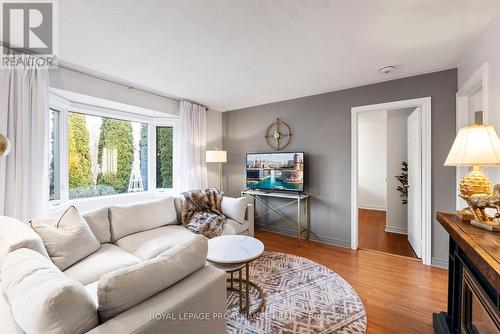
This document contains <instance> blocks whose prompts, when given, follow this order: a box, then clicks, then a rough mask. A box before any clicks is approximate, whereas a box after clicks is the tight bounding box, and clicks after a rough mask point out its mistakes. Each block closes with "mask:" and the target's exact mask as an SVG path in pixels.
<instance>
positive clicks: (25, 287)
mask: <svg viewBox="0 0 500 334" xmlns="http://www.w3.org/2000/svg"><path fill="white" fill-rule="evenodd" d="M1 284H2V289H3V291H4V293H5V296H6V298H7V301H8V303H9V304H10V306H11V311H12V315H13V317H14V319H15V320H16V322H17V324H18V325H19V327H21V328H22V329H23V330H24V331H25V332H26V333H49V334H59V333H65V334H73V333H74V334H78V333H85V332H87V331H89V330H91V329H92V328H94V327H96V326H97V325H98V322H99V321H98V316H97V310H96V305H95V303H94V302H93V300H92V298H91V297H90V295H89V294H88V293H87V291H86V290H85V287H84V286H83V285H81V284H80V283H78V282H76V281H74V280H72V279H70V278H68V277H66V276H65V275H64V274H63V273H62V272H61V271H60V270H59V269H58V268H57V267H56V266H55V265H54V264H53V263H52V262H51V261H50V260H49V259H47V258H46V257H44V256H42V255H41V254H39V253H37V252H35V251H33V250H30V249H27V248H21V249H18V250H15V251H13V252H11V253H9V254H8V255H7V256H6V257H5V261H4V263H3V266H2V280H1Z"/></svg>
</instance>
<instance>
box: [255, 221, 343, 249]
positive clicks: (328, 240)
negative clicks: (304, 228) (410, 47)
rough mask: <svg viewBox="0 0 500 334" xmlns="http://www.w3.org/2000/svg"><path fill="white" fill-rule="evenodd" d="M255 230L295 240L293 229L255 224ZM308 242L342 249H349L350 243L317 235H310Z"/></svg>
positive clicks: (295, 235) (295, 234) (295, 233)
mask: <svg viewBox="0 0 500 334" xmlns="http://www.w3.org/2000/svg"><path fill="white" fill-rule="evenodd" d="M255 229H259V230H263V231H268V232H273V233H278V234H281V235H286V236H287V237H295V238H297V232H296V231H295V230H293V229H288V228H282V227H278V226H271V225H267V224H266V225H263V224H255ZM309 240H310V241H315V242H319V243H322V244H328V245H332V246H337V247H342V248H351V241H348V240H339V239H334V238H330V237H326V236H321V235H317V234H314V233H311V235H310V237H309Z"/></svg>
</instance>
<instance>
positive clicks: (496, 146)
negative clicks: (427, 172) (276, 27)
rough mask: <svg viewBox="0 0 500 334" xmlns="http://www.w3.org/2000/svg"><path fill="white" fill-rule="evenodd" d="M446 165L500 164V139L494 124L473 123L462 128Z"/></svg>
mask: <svg viewBox="0 0 500 334" xmlns="http://www.w3.org/2000/svg"><path fill="white" fill-rule="evenodd" d="M444 165H445V166H497V165H500V140H499V139H498V136H497V133H496V132H495V129H494V128H493V126H491V125H471V126H467V127H465V128H462V129H460V130H459V131H458V134H457V137H456V138H455V141H454V142H453V146H452V147H451V150H450V153H448V157H447V158H446V161H445V163H444Z"/></svg>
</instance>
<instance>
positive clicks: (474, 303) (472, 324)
mask: <svg viewBox="0 0 500 334" xmlns="http://www.w3.org/2000/svg"><path fill="white" fill-rule="evenodd" d="M436 218H437V220H438V221H439V222H440V223H441V225H442V226H443V227H444V228H445V230H446V231H447V232H448V234H449V235H450V251H449V267H448V310H447V311H446V312H441V313H439V314H438V313H435V314H434V316H433V323H434V331H435V332H436V333H439V334H441V333H443V334H444V333H453V334H468V333H474V334H478V333H481V334H482V333H499V332H500V316H499V314H500V311H499V306H500V233H498V232H489V231H486V230H483V229H480V228H478V227H476V226H473V225H471V224H469V223H467V222H463V221H461V220H460V219H458V217H457V216H456V215H454V214H446V213H441V212H438V213H437V215H436Z"/></svg>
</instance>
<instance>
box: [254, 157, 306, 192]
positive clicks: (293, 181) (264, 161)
mask: <svg viewBox="0 0 500 334" xmlns="http://www.w3.org/2000/svg"><path fill="white" fill-rule="evenodd" d="M246 168H247V181H246V183H247V188H248V189H262V190H273V191H277V190H279V191H297V192H303V191H304V152H286V153H285V152H279V153H247V158H246Z"/></svg>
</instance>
